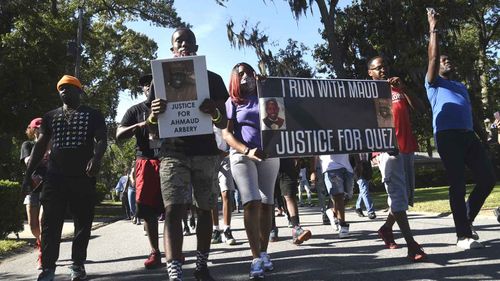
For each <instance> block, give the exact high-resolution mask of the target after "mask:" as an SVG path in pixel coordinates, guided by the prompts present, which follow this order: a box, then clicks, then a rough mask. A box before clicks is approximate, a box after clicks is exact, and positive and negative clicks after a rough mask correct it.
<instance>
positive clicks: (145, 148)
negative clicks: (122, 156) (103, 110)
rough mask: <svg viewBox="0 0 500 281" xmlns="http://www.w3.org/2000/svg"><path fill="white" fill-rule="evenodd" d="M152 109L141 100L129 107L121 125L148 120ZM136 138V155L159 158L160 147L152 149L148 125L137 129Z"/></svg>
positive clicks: (130, 124) (125, 125) (127, 125)
mask: <svg viewBox="0 0 500 281" xmlns="http://www.w3.org/2000/svg"><path fill="white" fill-rule="evenodd" d="M150 113H151V110H150V109H149V107H148V106H147V105H146V102H141V103H139V104H136V105H134V106H132V107H131V108H129V109H128V110H127V112H125V115H123V118H122V122H120V125H121V126H123V127H129V126H132V125H135V124H137V123H141V122H144V121H146V119H147V118H148V116H149V114H150ZM135 139H136V145H135V147H136V156H138V157H145V158H150V159H151V158H158V153H159V149H150V147H149V130H148V128H147V126H144V127H143V128H140V129H136V130H135Z"/></svg>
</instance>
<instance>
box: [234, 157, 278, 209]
mask: <svg viewBox="0 0 500 281" xmlns="http://www.w3.org/2000/svg"><path fill="white" fill-rule="evenodd" d="M229 159H230V161H231V172H232V173H233V178H234V181H235V182H236V185H237V186H238V190H239V191H240V195H241V202H242V203H243V205H245V204H246V203H247V202H250V201H254V200H261V201H262V203H264V204H269V205H273V204H274V184H275V182H276V177H277V176H278V170H279V167H280V161H279V158H269V159H266V160H264V161H261V162H259V161H255V160H251V159H250V158H248V156H246V155H243V154H241V153H239V152H237V151H236V150H234V149H231V152H230V155H229Z"/></svg>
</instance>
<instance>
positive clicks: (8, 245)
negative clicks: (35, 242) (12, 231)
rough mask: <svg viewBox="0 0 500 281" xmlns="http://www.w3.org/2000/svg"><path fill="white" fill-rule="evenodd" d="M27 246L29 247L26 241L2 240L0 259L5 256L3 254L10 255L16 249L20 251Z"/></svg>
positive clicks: (0, 241)
mask: <svg viewBox="0 0 500 281" xmlns="http://www.w3.org/2000/svg"><path fill="white" fill-rule="evenodd" d="M26 245H28V242H26V241H24V240H14V239H7V240H0V257H1V256H3V254H5V253H8V252H10V251H13V250H15V249H19V248H21V247H24V246H26Z"/></svg>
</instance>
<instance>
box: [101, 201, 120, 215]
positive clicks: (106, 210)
mask: <svg viewBox="0 0 500 281" xmlns="http://www.w3.org/2000/svg"><path fill="white" fill-rule="evenodd" d="M123 215H124V212H123V211H122V202H120V201H116V202H115V201H111V200H104V201H102V202H101V204H99V205H97V206H96V207H95V218H110V217H120V216H123Z"/></svg>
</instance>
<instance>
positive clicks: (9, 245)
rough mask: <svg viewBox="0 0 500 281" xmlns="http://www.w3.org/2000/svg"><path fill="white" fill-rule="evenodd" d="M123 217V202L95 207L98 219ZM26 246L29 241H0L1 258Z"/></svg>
mask: <svg viewBox="0 0 500 281" xmlns="http://www.w3.org/2000/svg"><path fill="white" fill-rule="evenodd" d="M121 216H123V211H122V203H121V202H114V201H111V200H104V201H103V202H101V204H99V205H98V206H96V207H95V218H96V219H98V218H111V217H121ZM33 240H34V238H33ZM26 245H28V241H26V240H17V239H5V240H0V257H2V256H3V255H4V254H5V253H8V252H11V251H14V250H16V249H19V248H22V247H25V246H26Z"/></svg>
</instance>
